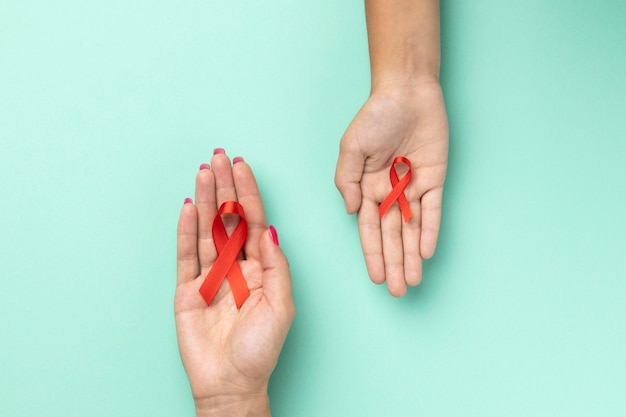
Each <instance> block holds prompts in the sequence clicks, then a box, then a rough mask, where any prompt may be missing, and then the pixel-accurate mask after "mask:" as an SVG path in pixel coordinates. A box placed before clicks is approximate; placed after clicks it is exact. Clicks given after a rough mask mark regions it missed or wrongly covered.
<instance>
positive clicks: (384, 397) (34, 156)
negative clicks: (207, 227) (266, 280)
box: [0, 0, 626, 417]
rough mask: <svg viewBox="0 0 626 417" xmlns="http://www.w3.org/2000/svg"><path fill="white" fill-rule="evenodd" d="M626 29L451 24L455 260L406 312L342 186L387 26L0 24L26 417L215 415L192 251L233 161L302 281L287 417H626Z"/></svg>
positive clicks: (281, 409)
mask: <svg viewBox="0 0 626 417" xmlns="http://www.w3.org/2000/svg"><path fill="white" fill-rule="evenodd" d="M624 22H626V5H625V4H624V2H622V1H618V0H614V1H609V0H607V1H600V2H589V1H573V0H571V1H566V0H557V1H549V2H547V1H543V0H531V1H527V2H501V1H496V0H484V1H470V0H461V1H456V2H444V4H443V5H442V47H443V59H442V64H443V69H442V78H441V80H442V85H443V88H444V93H445V98H446V103H447V109H448V114H449V118H450V130H451V136H450V139H451V148H450V167H449V172H448V179H447V185H446V187H447V188H446V190H445V195H444V219H443V224H442V230H441V236H440V244H439V247H438V250H437V253H436V255H435V257H434V258H433V259H432V260H430V261H428V262H426V264H425V266H424V281H423V283H422V285H420V286H419V287H417V288H413V289H410V290H409V293H408V295H407V296H406V297H404V298H402V299H393V298H392V297H390V296H389V295H388V294H387V291H386V288H385V287H384V286H381V287H378V286H375V285H374V284H371V283H370V282H369V280H368V278H367V274H366V270H365V267H364V264H363V261H362V255H361V250H360V247H359V243H358V231H357V227H356V219H355V218H353V217H349V216H347V215H345V214H344V209H343V203H342V200H341V198H340V196H339V194H338V193H337V192H336V190H335V188H334V185H333V174H334V165H335V160H336V155H337V151H338V141H339V139H340V137H341V135H342V133H343V130H344V129H345V127H346V126H347V125H348V123H349V122H350V120H351V118H352V117H353V115H354V114H355V113H356V111H357V110H358V108H359V106H360V105H361V104H362V103H363V101H364V100H365V99H366V98H367V94H368V89H369V68H368V55H367V41H366V31H365V23H364V12H363V5H362V3H361V2H360V1H356V0H354V1H334V0H321V1H314V2H291V1H275V2H269V3H268V2H250V1H243V0H234V1H229V2H200V1H189V2H186V1H183V2H180V1H159V2H150V1H145V0H141V1H133V2H128V1H119V0H114V1H106V2H104V1H96V2H83V1H70V0H61V1H57V2H31V1H20V2H17V1H14V2H9V1H3V2H0V196H1V198H0V214H1V216H0V231H1V234H2V237H1V239H0V259H1V261H0V337H1V339H0V416H7V417H13V416H15V417H21V416H28V417H31V416H32V417H34V416H65V417H73V416H92V417H96V416H153V417H157V416H174V415H176V416H191V415H193V404H192V401H191V398H190V393H189V388H188V383H187V380H186V377H185V374H184V371H183V369H182V366H181V364H180V359H179V357H178V351H177V346H176V338H175V330H174V321H173V313H172V296H173V290H174V279H175V227H176V221H177V216H178V211H179V208H180V206H181V204H182V202H183V199H184V198H185V197H187V196H191V195H193V186H194V176H195V173H196V170H197V168H198V166H199V165H200V163H203V162H207V161H209V159H210V156H211V154H212V150H213V148H215V147H224V148H226V150H227V152H228V154H229V155H230V156H231V157H233V156H237V155H242V156H244V157H245V158H246V160H247V161H248V162H249V163H250V164H251V165H252V166H253V168H254V170H255V173H256V175H257V176H258V180H259V184H260V187H261V191H262V194H263V196H264V199H265V202H266V206H267V211H268V216H269V219H270V221H271V222H272V223H273V224H275V225H276V227H277V229H278V231H279V233H280V238H281V244H282V246H283V248H284V250H285V252H286V253H287V255H288V257H289V259H290V263H291V266H292V273H293V278H294V297H295V301H296V305H297V309H298V313H297V317H296V320H295V322H294V324H293V327H292V329H291V333H290V335H289V338H288V340H287V343H286V345H285V347H284V350H283V354H282V356H281V359H280V362H279V364H278V368H277V370H276V372H275V373H274V375H273V377H272V381H271V386H270V391H271V392H270V394H271V398H272V409H273V412H274V415H275V416H277V417H281V416H285V417H287V416H300V417H307V416H360V417H365V416H392V415H393V416H418V415H419V416H463V417H468V416H481V417H483V416H520V417H521V416H524V417H527V416H570V417H571V416H591V415H597V416H624V415H626V396H624V392H625V391H626V331H625V321H626V255H625V253H626V196H625V194H626V163H625V161H626V123H625V120H626V117H625V114H626V25H625V24H624Z"/></svg>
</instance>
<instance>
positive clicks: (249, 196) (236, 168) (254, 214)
mask: <svg viewBox="0 0 626 417" xmlns="http://www.w3.org/2000/svg"><path fill="white" fill-rule="evenodd" d="M233 179H234V182H235V190H236V192H237V198H238V199H239V203H240V204H241V205H242V206H243V208H244V210H245V212H246V221H247V222H248V239H246V245H245V247H244V252H245V253H246V258H247V259H250V258H252V259H259V256H260V255H259V239H260V238H261V234H263V233H264V232H265V231H267V221H266V220H265V210H264V209H263V201H262V200H261V194H260V193H259V187H258V186H257V183H256V180H255V179H254V174H253V173H252V169H251V168H250V165H248V164H247V163H246V162H245V161H244V160H243V158H241V157H237V158H233Z"/></svg>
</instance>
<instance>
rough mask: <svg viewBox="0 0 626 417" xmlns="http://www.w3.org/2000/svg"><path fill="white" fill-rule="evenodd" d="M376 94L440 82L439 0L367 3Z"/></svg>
mask: <svg viewBox="0 0 626 417" xmlns="http://www.w3.org/2000/svg"><path fill="white" fill-rule="evenodd" d="M365 13H366V17H367V34H368V40H369V52H370V65H371V73H372V92H375V91H376V90H377V89H379V88H383V87H385V86H387V85H389V84H406V83H410V82H415V81H420V80H435V81H438V80H439V66H440V47H439V43H440V41H439V1H438V0H365Z"/></svg>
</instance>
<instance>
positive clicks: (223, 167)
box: [211, 148, 239, 236]
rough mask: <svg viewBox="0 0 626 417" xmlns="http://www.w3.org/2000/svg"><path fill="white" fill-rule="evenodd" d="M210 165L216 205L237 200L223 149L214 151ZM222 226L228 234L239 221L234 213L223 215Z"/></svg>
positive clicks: (231, 174)
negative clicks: (213, 177)
mask: <svg viewBox="0 0 626 417" xmlns="http://www.w3.org/2000/svg"><path fill="white" fill-rule="evenodd" d="M211 167H212V169H213V174H214V175H215V196H216V198H217V207H218V208H219V207H220V206H221V205H222V204H223V203H224V202H225V201H237V192H236V191H235V182H234V181H233V172H232V167H231V166H230V159H228V156H226V154H225V153H224V150H223V149H221V148H218V149H216V150H215V151H214V155H213V158H212V159H211ZM222 219H223V220H224V226H225V227H226V232H227V233H228V235H229V236H230V235H231V234H232V232H233V230H234V229H235V226H237V223H239V217H238V216H235V215H228V214H227V215H224V216H223V217H222Z"/></svg>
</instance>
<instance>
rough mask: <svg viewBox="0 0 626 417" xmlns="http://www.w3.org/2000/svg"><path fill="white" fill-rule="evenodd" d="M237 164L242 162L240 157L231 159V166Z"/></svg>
mask: <svg viewBox="0 0 626 417" xmlns="http://www.w3.org/2000/svg"><path fill="white" fill-rule="evenodd" d="M237 162H243V158H242V157H241V156H236V157H234V158H233V165H234V164H236V163H237Z"/></svg>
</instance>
